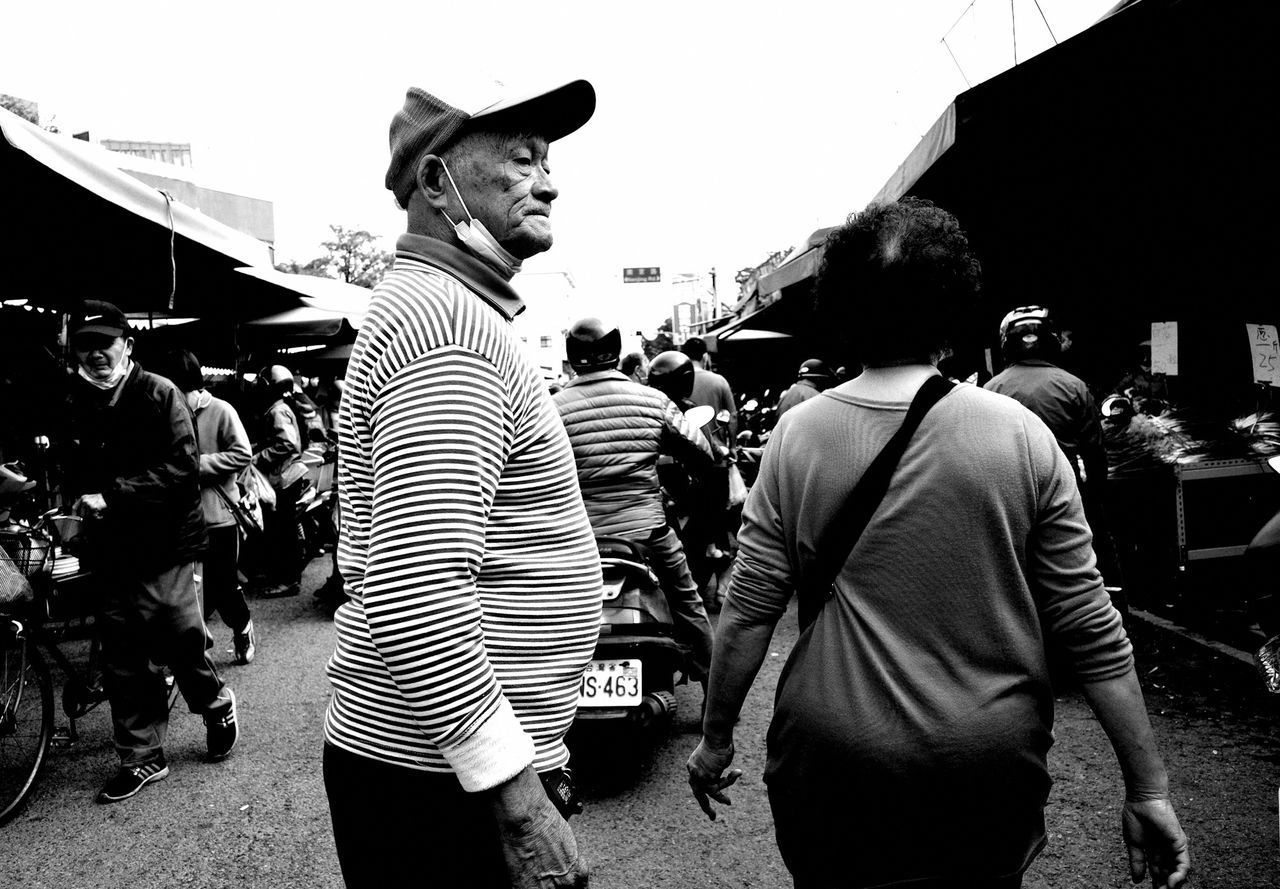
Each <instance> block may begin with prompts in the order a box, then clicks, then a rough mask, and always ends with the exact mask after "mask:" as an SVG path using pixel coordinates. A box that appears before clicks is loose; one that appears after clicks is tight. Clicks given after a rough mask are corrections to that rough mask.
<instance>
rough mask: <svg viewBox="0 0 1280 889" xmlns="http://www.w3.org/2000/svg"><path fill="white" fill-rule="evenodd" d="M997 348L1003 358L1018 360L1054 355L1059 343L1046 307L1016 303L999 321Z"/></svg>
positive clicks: (1059, 349)
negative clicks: (998, 345) (1003, 355)
mask: <svg viewBox="0 0 1280 889" xmlns="http://www.w3.org/2000/svg"><path fill="white" fill-rule="evenodd" d="M1000 348H1001V350H1003V352H1004V354H1005V357H1006V358H1009V359H1012V360H1017V359H1019V358H1035V357H1038V356H1052V355H1057V354H1058V353H1059V352H1061V351H1062V342H1061V341H1060V340H1059V339H1058V331H1057V329H1056V328H1055V327H1054V323H1053V319H1052V318H1051V317H1050V316H1049V310H1048V309H1047V308H1045V307H1044V306H1019V307H1018V308H1016V309H1014V310H1013V311H1012V312H1009V314H1007V315H1005V316H1004V318H1003V319H1002V320H1001V321H1000Z"/></svg>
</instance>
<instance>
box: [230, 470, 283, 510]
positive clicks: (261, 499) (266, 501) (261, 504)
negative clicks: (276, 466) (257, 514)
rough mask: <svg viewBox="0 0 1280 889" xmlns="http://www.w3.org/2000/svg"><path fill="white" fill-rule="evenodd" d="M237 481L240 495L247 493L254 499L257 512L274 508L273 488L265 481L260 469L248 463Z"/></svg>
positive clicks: (274, 493) (274, 494) (274, 492)
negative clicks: (256, 504) (239, 486)
mask: <svg viewBox="0 0 1280 889" xmlns="http://www.w3.org/2000/svg"><path fill="white" fill-rule="evenodd" d="M239 481H240V485H241V491H242V493H248V494H249V495H251V496H252V497H253V498H255V499H256V501H257V503H258V509H259V510H262V509H274V508H275V505H276V491H275V488H273V487H271V482H269V481H267V477H266V476H265V475H263V474H262V470H261V469H259V468H258V467H256V466H254V465H253V464H252V463H250V464H249V465H248V466H246V467H245V468H244V471H243V472H241V473H240V479H239Z"/></svg>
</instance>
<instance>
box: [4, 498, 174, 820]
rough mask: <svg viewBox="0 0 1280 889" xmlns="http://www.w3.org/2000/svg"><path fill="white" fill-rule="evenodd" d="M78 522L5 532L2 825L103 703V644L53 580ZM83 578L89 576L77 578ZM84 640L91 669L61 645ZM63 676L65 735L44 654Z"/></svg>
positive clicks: (51, 521)
mask: <svg viewBox="0 0 1280 889" xmlns="http://www.w3.org/2000/svg"><path fill="white" fill-rule="evenodd" d="M78 523H79V519H76V518H73V517H69V516H58V515H56V514H54V513H46V514H44V515H42V516H40V517H39V518H38V519H37V520H36V521H35V522H34V523H30V524H24V523H17V522H15V523H10V524H9V525H7V526H4V527H0V824H4V823H5V822H6V821H7V820H9V819H10V818H12V817H13V816H14V815H15V814H17V813H18V811H19V810H20V809H21V808H22V805H23V803H25V802H26V800H27V799H28V798H29V797H30V795H31V792H32V790H34V788H35V786H36V783H37V781H38V780H39V777H40V773H41V771H42V770H43V768H44V765H45V761H46V759H47V756H48V752H49V750H50V748H51V747H53V746H69V745H70V744H72V743H74V742H75V741H77V740H79V734H78V732H77V730H76V720H77V719H79V718H80V717H83V716H85V715H86V714H88V713H89V712H91V711H92V710H93V709H94V708H96V707H97V706H98V705H99V704H101V703H102V702H103V701H104V700H106V694H105V692H104V691H103V689H102V686H101V684H100V683H98V682H97V681H96V680H95V678H94V677H95V674H96V670H97V660H98V648H99V646H98V640H97V636H96V634H95V633H93V631H92V627H91V624H90V622H89V618H88V616H87V615H86V614H85V613H84V612H83V610H81V611H80V612H79V613H78V614H74V615H70V616H68V615H65V614H60V613H59V608H64V609H65V608H67V607H68V604H67V603H66V602H65V601H63V599H64V598H66V597H63V596H62V595H60V587H59V584H60V583H62V582H65V579H64V580H63V581H59V580H58V579H57V578H55V572H54V564H55V560H56V559H60V558H61V559H64V560H65V562H67V563H70V561H71V559H72V558H74V557H71V556H69V555H66V554H60V553H59V550H58V546H59V544H62V543H63V540H64V535H65V537H66V538H67V539H70V537H71V536H73V535H72V533H67V530H68V529H73V528H75V527H76V526H77V525H78ZM76 576H79V577H83V576H84V575H80V574H77V575H76ZM85 635H87V636H88V638H89V640H90V644H89V655H88V660H87V663H86V664H85V665H84V666H83V667H78V666H77V665H76V664H75V663H73V662H72V660H71V658H69V657H68V656H67V655H66V653H65V652H63V651H62V650H61V648H60V647H59V642H61V641H64V640H66V639H69V638H84V636H85ZM46 653H47V654H48V656H49V657H50V658H52V659H53V661H54V662H55V663H56V664H57V666H58V668H59V669H60V670H61V671H62V673H63V674H64V675H65V676H66V681H65V683H64V685H63V690H62V710H63V713H64V714H65V715H66V716H67V718H68V721H69V722H68V726H67V728H65V729H59V728H56V727H55V725H54V719H55V712H54V688H53V675H52V671H51V669H50V666H49V661H48V659H46V657H45V654H46ZM165 683H166V685H167V686H168V706H169V708H170V709H172V708H173V705H174V703H175V702H176V700H177V697H178V690H177V687H176V683H174V682H173V678H172V675H171V674H168V673H166V674H165Z"/></svg>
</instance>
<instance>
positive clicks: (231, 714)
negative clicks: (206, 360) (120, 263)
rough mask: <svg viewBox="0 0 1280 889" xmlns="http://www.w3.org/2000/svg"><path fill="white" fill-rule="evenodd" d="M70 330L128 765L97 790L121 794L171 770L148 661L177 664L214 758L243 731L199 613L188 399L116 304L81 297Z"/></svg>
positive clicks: (72, 489) (90, 539)
mask: <svg viewBox="0 0 1280 889" xmlns="http://www.w3.org/2000/svg"><path fill="white" fill-rule="evenodd" d="M69 332H70V336H71V348H72V349H73V350H74V352H75V355H76V359H77V361H78V363H79V369H78V379H76V380H75V381H74V383H73V391H72V393H71V399H70V405H69V406H70V419H71V435H72V453H71V460H70V465H69V466H68V471H67V490H66V491H65V492H64V493H65V494H67V495H69V496H75V497H78V499H76V501H75V503H76V509H77V511H78V512H79V513H80V515H81V516H83V517H84V519H85V521H86V522H87V525H88V527H87V528H86V529H85V532H84V535H83V536H84V539H85V546H86V549H85V552H84V558H85V560H86V563H87V564H88V566H89V567H91V568H92V570H93V572H94V574H95V575H96V576H97V577H99V578H100V579H101V581H102V582H101V584H100V588H101V590H102V595H103V600H102V605H101V611H100V614H99V620H98V628H99V632H100V634H101V640H102V668H103V673H104V680H105V685H106V690H107V698H108V700H109V701H110V702H111V720H112V723H113V725H114V728H115V742H116V750H117V752H118V753H119V754H120V759H121V766H120V770H119V772H117V773H116V775H115V777H113V778H111V779H110V780H109V781H107V783H106V785H105V786H104V787H103V788H102V791H101V792H100V793H99V794H98V802H101V803H113V802H118V801H120V800H123V799H127V798H129V797H131V796H133V795H134V794H135V793H137V792H138V791H139V790H141V789H142V788H143V787H145V786H146V785H147V784H149V783H151V782H153V781H159V780H161V779H163V778H165V777H167V776H168V774H169V767H168V765H167V764H166V762H165V756H164V740H165V733H166V730H167V728H168V720H169V708H168V706H167V700H166V691H165V686H164V683H163V682H162V681H161V677H160V675H159V674H158V673H157V672H156V671H155V668H154V667H153V666H152V664H153V663H155V664H165V665H167V666H168V667H169V668H170V669H171V670H172V671H173V676H174V679H175V680H176V681H177V684H178V690H179V691H180V692H181V693H182V696H183V698H184V699H185V700H186V702H187V706H188V707H190V709H191V712H192V713H200V714H203V715H204V721H205V725H206V727H207V728H206V741H207V744H208V750H209V759H210V760H211V761H218V760H221V759H224V758H225V757H226V756H227V754H228V753H230V752H231V748H232V747H233V746H234V745H235V742H236V739H237V737H238V734H239V730H238V726H237V722H236V699H235V695H234V694H233V693H232V691H231V689H230V688H229V687H228V686H227V685H225V684H224V683H223V682H222V680H221V679H220V678H219V676H218V671H217V670H216V669H215V668H214V665H213V661H212V660H211V659H210V657H209V649H210V648H211V647H212V645H213V638H212V637H211V636H210V635H209V631H208V629H207V628H206V627H205V623H204V616H203V614H202V613H201V605H200V602H201V590H200V585H201V575H202V574H203V570H202V567H201V559H202V556H203V553H204V550H205V547H206V546H207V544H208V538H207V536H206V533H205V523H204V511H203V509H202V507H201V502H200V465H199V459H198V458H199V451H198V448H197V444H196V435H195V426H194V423H193V421H192V416H191V411H190V409H189V408H188V407H187V403H186V400H185V398H184V397H183V395H182V393H181V392H179V391H178V389H177V387H176V386H174V385H173V383H171V382H169V380H167V379H165V378H164V377H160V376H156V375H155V374H151V373H147V372H146V371H145V370H143V369H142V366H141V365H139V364H138V363H137V362H136V361H133V360H132V357H131V355H132V352H133V338H132V337H130V336H129V335H128V332H129V325H128V321H127V320H126V318H125V316H124V314H123V313H122V312H121V311H120V310H119V309H118V308H117V307H116V306H114V305H112V304H111V303H108V302H103V301H100V300H86V301H85V303H84V305H83V307H82V309H81V311H80V312H79V313H78V314H77V315H76V316H75V317H74V319H73V320H72V323H71V325H70V327H69Z"/></svg>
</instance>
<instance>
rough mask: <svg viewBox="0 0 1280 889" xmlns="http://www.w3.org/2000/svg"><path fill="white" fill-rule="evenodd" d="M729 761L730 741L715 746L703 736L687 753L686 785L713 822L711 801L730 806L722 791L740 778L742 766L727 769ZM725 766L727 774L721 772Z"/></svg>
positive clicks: (731, 757) (731, 747)
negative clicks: (687, 780)
mask: <svg viewBox="0 0 1280 889" xmlns="http://www.w3.org/2000/svg"><path fill="white" fill-rule="evenodd" d="M732 762H733V742H732V741H730V742H729V746H728V747H724V748H716V747H713V746H711V744H709V743H708V742H707V739H706V738H705V737H704V738H703V739H702V740H701V741H700V742H699V743H698V747H697V749H695V750H694V751H693V753H692V754H690V756H689V763H688V768H689V786H690V787H691V788H693V796H694V799H696V800H697V801H698V805H699V806H701V807H702V811H704V812H706V813H707V817H708V818H710V819H711V820H712V821H715V820H716V810H715V807H713V806H712V805H711V800H715V801H716V802H718V803H721V804H723V805H726V806H731V805H733V803H732V802H731V801H730V800H729V797H728V795H727V794H725V791H726V790H728V789H729V788H730V787H732V786H733V785H734V784H735V783H736V782H737V780H738V779H739V778H741V777H742V769H729V765H730V764H731V763H732ZM725 769H729V773H728V774H727V775H726V774H724V772H725ZM722 776H723V777H722Z"/></svg>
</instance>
